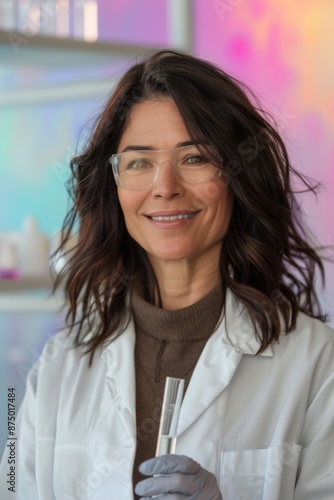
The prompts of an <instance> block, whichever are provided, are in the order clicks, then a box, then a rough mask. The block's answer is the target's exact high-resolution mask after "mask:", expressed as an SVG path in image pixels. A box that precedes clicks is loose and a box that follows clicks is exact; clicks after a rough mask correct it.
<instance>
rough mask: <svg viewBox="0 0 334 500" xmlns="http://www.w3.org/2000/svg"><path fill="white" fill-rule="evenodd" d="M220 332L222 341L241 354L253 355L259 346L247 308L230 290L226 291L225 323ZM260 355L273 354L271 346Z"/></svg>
mask: <svg viewBox="0 0 334 500" xmlns="http://www.w3.org/2000/svg"><path fill="white" fill-rule="evenodd" d="M221 334H222V338H223V342H225V343H227V344H230V345H231V346H233V347H234V348H235V349H236V350H237V351H238V352H241V353H242V354H253V355H255V354H256V353H257V352H258V351H259V349H260V347H261V342H260V340H259V339H258V338H257V336H256V332H255V328H254V325H253V323H252V320H251V318H250V316H249V313H248V311H247V309H246V308H245V307H244V306H243V305H242V304H241V302H240V301H239V300H238V299H237V298H236V297H235V295H234V294H233V293H232V292H231V291H230V290H227V292H226V300H225V324H224V328H223V329H222V332H221ZM260 356H273V350H272V348H271V346H268V347H267V348H266V349H265V350H264V351H263V352H262V353H261V354H260Z"/></svg>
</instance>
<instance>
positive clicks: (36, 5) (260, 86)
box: [0, 0, 334, 452]
mask: <svg viewBox="0 0 334 500" xmlns="http://www.w3.org/2000/svg"><path fill="white" fill-rule="evenodd" d="M333 19H334V3H333V2H332V0H321V1H318V2H314V1H311V0H295V1H293V2H291V0H112V1H109V0H45V1H44V0H0V143H1V147H0V380H1V384H0V452H2V449H3V447H4V445H5V441H6V438H7V418H6V416H7V388H8V387H15V390H16V405H17V406H19V404H20V402H21V399H22V396H23V393H24V388H25V380H26V376H27V373H28V371H29V369H30V368H31V367H32V365H33V364H34V362H35V361H36V359H37V357H38V355H39V353H40V352H41V349H42V347H43V345H44V343H45V341H46V339H47V338H48V337H49V336H50V335H52V334H53V333H55V332H56V331H57V330H59V329H60V328H61V327H62V325H63V323H64V312H63V311H61V310H59V305H60V303H61V298H62V297H61V292H60V295H58V296H50V290H51V280H50V276H49V271H48V265H49V255H50V252H51V251H52V249H53V248H55V245H56V242H57V234H58V232H59V230H60V227H61V224H62V220H63V217H64V215H65V213H66V210H67V208H68V199H67V192H66V187H65V184H66V180H67V179H68V174H69V161H70V159H71V157H72V156H73V155H74V154H75V152H76V151H77V150H80V147H81V145H82V144H84V141H85V138H86V137H87V132H88V131H89V127H90V126H92V124H93V123H94V119H95V118H96V117H97V115H98V113H99V111H100V110H101V108H102V106H103V103H104V102H105V100H106V98H107V96H108V95H109V93H110V92H111V91H112V89H113V87H114V85H115V82H116V81H117V79H118V77H119V75H120V74H122V72H123V71H124V70H125V69H126V68H127V66H128V65H130V64H131V63H133V62H134V61H135V60H136V56H137V55H138V54H141V53H144V52H146V51H148V50H150V49H152V48H166V47H171V48H177V49H182V50H186V51H190V52H191V53H193V54H195V55H198V56H201V57H203V58H205V59H208V60H210V61H212V62H214V63H216V64H218V65H219V66H221V67H222V68H223V69H224V70H226V71H227V72H228V73H231V74H232V75H234V76H236V77H237V78H239V79H241V80H243V81H245V82H246V83H247V84H248V85H249V86H250V88H251V89H253V90H254V92H255V93H256V94H257V95H258V96H259V97H260V100H261V102H262V105H263V107H264V108H265V109H266V110H268V111H269V112H270V113H271V114H272V115H273V117H274V118H275V120H276V121H277V124H278V127H279V129H280V131H281V133H282V135H283V137H284V138H285V141H286V143H287V146H288V150H289V153H290V155H291V158H292V163H293V165H294V166H295V167H296V168H298V169H300V170H301V171H302V172H303V173H304V174H306V175H308V176H310V177H312V178H316V179H317V180H318V181H320V183H321V185H322V187H321V189H320V191H319V196H318V198H317V199H316V198H314V197H313V196H311V195H306V196H304V197H303V198H302V201H301V203H302V207H303V211H304V213H305V221H306V222H307V223H308V224H309V226H310V228H311V229H312V231H313V233H314V235H315V237H316V239H317V241H318V243H319V245H322V246H326V245H327V246H330V245H334V224H333V194H334V141H333V133H334V90H333V89H334V62H333V49H334V30H333ZM111 153H112V152H111ZM58 265H61V260H60V261H59V262H58ZM333 278H334V266H333V264H330V263H328V264H326V286H325V288H324V290H323V291H322V302H323V305H324V308H325V309H326V310H327V311H328V312H329V323H330V324H331V325H332V326H334V318H333V298H334V279H333ZM319 286H320V283H319ZM331 314H332V315H331ZM315 334H316V332H315ZM51 355H52V353H50V356H51Z"/></svg>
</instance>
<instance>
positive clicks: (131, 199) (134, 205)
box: [118, 189, 143, 233]
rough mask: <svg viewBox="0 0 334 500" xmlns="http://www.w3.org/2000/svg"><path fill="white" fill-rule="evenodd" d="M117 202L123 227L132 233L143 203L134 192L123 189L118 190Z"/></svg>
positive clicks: (140, 197) (139, 196)
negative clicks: (122, 218) (121, 215)
mask: <svg viewBox="0 0 334 500" xmlns="http://www.w3.org/2000/svg"><path fill="white" fill-rule="evenodd" d="M118 201H119V203H120V205H121V209H122V212H123V216H124V221H125V225H126V227H127V229H128V231H129V233H132V232H133V230H135V229H136V226H137V218H138V213H139V209H140V207H141V205H142V203H143V200H142V195H140V194H139V193H136V192H135V191H126V190H124V189H119V190H118Z"/></svg>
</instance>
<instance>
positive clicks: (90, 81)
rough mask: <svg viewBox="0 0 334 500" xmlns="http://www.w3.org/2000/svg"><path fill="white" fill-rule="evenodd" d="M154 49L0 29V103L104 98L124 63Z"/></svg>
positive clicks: (19, 104)
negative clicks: (113, 78) (31, 34)
mask: <svg viewBox="0 0 334 500" xmlns="http://www.w3.org/2000/svg"><path fill="white" fill-rule="evenodd" d="M157 48H159V47H154V46H149V45H137V44H125V43H114V42H102V41H96V42H85V41H83V40H77V39H74V38H57V37H52V36H46V35H39V34H38V35H34V36H29V35H27V34H25V33H18V32H7V31H3V30H0V60H1V67H0V78H1V94H0V106H22V105H24V104H40V103H41V102H54V101H59V100H62V101H63V100H66V99H71V100H73V99H81V98H87V97H91V96H93V97H96V96H97V97H98V96H104V95H105V94H106V92H107V91H110V88H111V86H112V83H113V82H112V81H111V79H112V77H113V76H114V75H115V74H118V73H119V72H121V73H123V71H124V70H125V68H126V67H127V65H128V64H129V61H131V60H132V61H135V58H136V56H137V55H138V54H142V53H146V52H148V51H151V50H153V49H157ZM108 80H109V81H108ZM103 81H104V82H105V85H103V84H101V82H103ZM114 83H115V82H114Z"/></svg>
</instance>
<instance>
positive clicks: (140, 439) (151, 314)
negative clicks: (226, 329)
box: [132, 285, 223, 498]
mask: <svg viewBox="0 0 334 500" xmlns="http://www.w3.org/2000/svg"><path fill="white" fill-rule="evenodd" d="M222 304H223V295H222V290H221V286H220V285H218V286H216V287H215V288H214V289H213V290H211V292H210V293H209V294H208V295H206V296H205V297H203V298H202V299H201V300H200V301H199V302H196V303H195V304H192V305H191V306H189V307H185V308H183V309H177V310H173V311H168V310H164V309H160V308H159V307H156V306H153V305H152V304H150V303H148V302H146V301H145V300H144V299H143V298H142V293H141V291H140V288H138V287H136V288H135V289H134V292H133V296H132V310H133V316H134V321H135V327H136V347H135V368H136V417H137V452H136V457H135V463H134V469H133V484H134V485H136V484H137V482H138V481H140V480H142V479H144V476H142V475H141V474H140V473H139V471H138V466H139V464H140V463H141V462H143V461H144V460H147V459H148V458H152V457H154V456H155V449H156V443H157V436H158V429H159V419H160V413H161V406H162V398H163V392H164V387H165V379H166V377H177V378H184V379H185V390H186V389H187V387H188V384H189V381H190V378H191V375H192V372H193V370H194V368H195V365H196V363H197V361H198V358H199V356H200V354H201V352H202V350H203V348H204V345H205V343H206V341H207V340H208V338H209V337H210V335H211V334H212V333H213V331H214V329H215V326H216V325H217V322H218V320H219V316H220V313H221V309H222ZM135 498H139V497H137V496H135Z"/></svg>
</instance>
